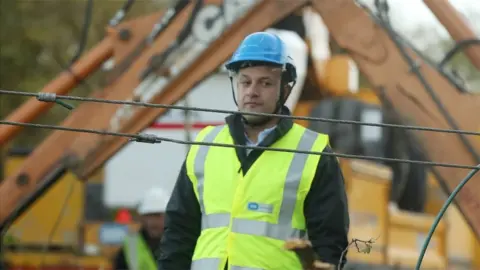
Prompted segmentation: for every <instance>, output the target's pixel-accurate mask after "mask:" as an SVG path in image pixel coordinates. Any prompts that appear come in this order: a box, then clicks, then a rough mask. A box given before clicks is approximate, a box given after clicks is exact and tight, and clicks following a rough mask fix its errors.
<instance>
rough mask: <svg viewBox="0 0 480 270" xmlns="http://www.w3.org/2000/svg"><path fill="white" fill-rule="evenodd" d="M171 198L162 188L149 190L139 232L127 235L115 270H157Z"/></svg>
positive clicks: (116, 261)
mask: <svg viewBox="0 0 480 270" xmlns="http://www.w3.org/2000/svg"><path fill="white" fill-rule="evenodd" d="M167 202H168V195H167V194H166V193H165V192H164V191H163V190H162V189H161V188H152V189H150V190H148V192H147V193H146V195H145V197H144V198H143V199H142V201H141V202H140V205H139V207H138V214H139V215H140V230H139V231H138V232H134V233H131V234H129V235H127V237H126V238H125V241H124V245H123V247H122V249H120V251H119V252H118V253H117V255H116V257H115V259H114V262H113V267H112V269H114V270H157V269H158V266H157V260H158V257H159V254H160V250H159V244H160V238H161V237H162V234H163V228H164V213H165V208H166V206H167Z"/></svg>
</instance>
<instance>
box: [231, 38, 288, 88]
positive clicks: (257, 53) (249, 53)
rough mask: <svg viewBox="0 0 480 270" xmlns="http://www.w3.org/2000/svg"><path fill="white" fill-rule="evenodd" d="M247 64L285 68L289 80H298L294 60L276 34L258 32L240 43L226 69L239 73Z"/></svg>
mask: <svg viewBox="0 0 480 270" xmlns="http://www.w3.org/2000/svg"><path fill="white" fill-rule="evenodd" d="M245 63H250V64H255V63H258V64H273V65H279V66H284V67H285V69H286V72H287V74H288V75H289V78H288V80H289V81H295V80H296V68H295V65H294V64H293V61H292V59H291V58H290V57H289V56H288V53H287V46H286V45H285V43H284V42H283V41H282V40H281V39H280V37H278V36H277V35H275V34H272V33H268V32H256V33H253V34H250V35H248V36H247V37H245V39H244V40H243V41H242V43H240V46H238V48H237V50H236V51H235V52H234V54H233V56H232V58H231V59H230V61H228V62H227V64H226V65H225V67H226V68H227V69H228V70H233V71H237V70H238V69H239V68H241V67H242V66H243V65H244V64H245Z"/></svg>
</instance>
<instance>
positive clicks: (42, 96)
mask: <svg viewBox="0 0 480 270" xmlns="http://www.w3.org/2000/svg"><path fill="white" fill-rule="evenodd" d="M0 94H5V95H17V96H29V97H36V98H37V99H38V100H40V101H44V102H57V101H59V100H70V101H81V102H94V103H106V104H116V105H132V106H140V107H147V108H161V109H175V110H184V111H201V112H211V113H223V114H232V113H239V112H238V111H232V110H220V109H210V108H202V107H191V106H188V107H187V106H181V105H167V104H154V103H148V102H141V101H127V100H112V99H102V98H92V97H79V96H66V95H56V94H54V93H29V92H21V91H12V90H1V89H0ZM60 105H62V104H60ZM62 106H63V105H62ZM242 114H243V115H254V116H267V117H280V118H287V119H292V120H306V121H317V122H328V123H338V124H352V125H362V126H373V127H383V128H401V129H409V130H419V131H429V132H441V133H453V134H465V135H475V136H480V132H477V131H467V130H454V129H445V128H432V127H421V126H411V125H398V124H384V123H368V122H360V121H353V120H340V119H330V118H322V117H310V116H294V115H282V114H272V113H256V112H242Z"/></svg>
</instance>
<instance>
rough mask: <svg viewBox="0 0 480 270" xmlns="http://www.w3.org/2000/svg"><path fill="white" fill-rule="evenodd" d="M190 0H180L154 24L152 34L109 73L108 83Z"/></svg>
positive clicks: (131, 61)
mask: <svg viewBox="0 0 480 270" xmlns="http://www.w3.org/2000/svg"><path fill="white" fill-rule="evenodd" d="M189 2H190V1H189V0H180V1H178V2H177V3H176V5H175V6H174V7H173V8H169V9H168V10H167V12H166V13H165V14H164V15H163V16H162V17H161V18H160V19H159V22H158V23H157V24H155V25H154V27H153V29H152V31H151V33H150V35H148V37H147V38H145V39H143V40H142V41H141V42H140V43H139V44H138V45H137V46H136V47H135V49H133V51H132V52H130V53H129V54H128V55H127V56H126V57H125V58H124V59H123V60H122V62H120V63H119V64H118V65H117V66H116V67H115V68H114V69H113V70H112V71H111V73H110V74H109V76H108V79H107V81H108V83H112V82H113V81H114V80H116V79H117V78H118V77H119V76H120V75H121V74H122V73H123V72H125V71H126V70H127V69H128V68H129V67H130V65H131V64H132V63H133V62H134V61H135V59H137V58H138V57H139V56H140V54H141V53H142V52H143V51H144V50H145V48H147V46H148V45H150V44H151V43H152V42H153V40H154V39H155V38H157V37H158V35H160V34H161V33H162V32H163V31H164V30H165V29H166V28H167V27H168V26H169V25H170V24H171V23H172V22H173V20H174V19H175V18H176V17H177V16H178V14H180V12H181V11H182V10H183V9H184V8H185V7H187V6H188V4H189Z"/></svg>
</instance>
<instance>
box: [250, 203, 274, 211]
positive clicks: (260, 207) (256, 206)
mask: <svg viewBox="0 0 480 270" xmlns="http://www.w3.org/2000/svg"><path fill="white" fill-rule="evenodd" d="M247 208H248V210H251V211H258V212H264V213H273V205H271V204H265V203H256V202H249V203H248V204H247Z"/></svg>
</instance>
